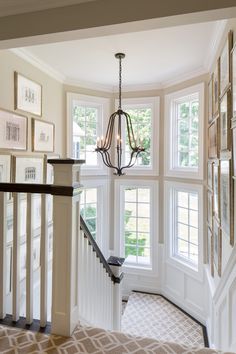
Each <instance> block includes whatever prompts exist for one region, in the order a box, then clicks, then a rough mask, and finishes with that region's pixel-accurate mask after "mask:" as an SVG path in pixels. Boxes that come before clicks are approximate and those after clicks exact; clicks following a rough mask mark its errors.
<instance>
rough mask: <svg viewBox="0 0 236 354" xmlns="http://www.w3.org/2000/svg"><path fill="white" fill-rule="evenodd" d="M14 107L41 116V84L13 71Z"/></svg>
mask: <svg viewBox="0 0 236 354" xmlns="http://www.w3.org/2000/svg"><path fill="white" fill-rule="evenodd" d="M14 86H15V109H19V110H21V111H25V112H28V113H32V114H35V115H36V116H42V86H41V85H40V84H38V83H37V82H35V81H32V80H30V79H28V78H27V77H25V76H24V75H22V74H19V73H17V72H16V71H15V73H14Z"/></svg>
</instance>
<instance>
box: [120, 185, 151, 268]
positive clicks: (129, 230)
mask: <svg viewBox="0 0 236 354" xmlns="http://www.w3.org/2000/svg"><path fill="white" fill-rule="evenodd" d="M124 231H125V232H124V238H125V240H124V248H125V250H124V252H125V255H126V263H132V264H133V265H135V264H137V265H139V264H141V265H143V266H144V265H149V264H150V262H151V260H150V188H132V189H129V188H125V190H124Z"/></svg>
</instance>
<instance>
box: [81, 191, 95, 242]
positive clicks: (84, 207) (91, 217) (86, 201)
mask: <svg viewBox="0 0 236 354" xmlns="http://www.w3.org/2000/svg"><path fill="white" fill-rule="evenodd" d="M80 214H81V216H82V218H83V219H84V221H85V222H86V225H87V226H88V229H89V231H90V232H91V234H92V236H93V237H94V238H95V239H96V233H97V188H88V189H84V190H83V192H82V193H81V196H80Z"/></svg>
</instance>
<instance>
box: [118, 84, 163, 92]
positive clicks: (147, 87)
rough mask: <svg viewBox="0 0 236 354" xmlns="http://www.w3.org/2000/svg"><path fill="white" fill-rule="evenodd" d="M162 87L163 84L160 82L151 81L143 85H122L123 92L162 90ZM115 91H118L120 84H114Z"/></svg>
mask: <svg viewBox="0 0 236 354" xmlns="http://www.w3.org/2000/svg"><path fill="white" fill-rule="evenodd" d="M162 88H163V86H162V84H159V83H155V84H154V83H150V84H143V85H140V84H139V85H124V86H122V92H137V91H152V90H161V89H162ZM113 93H118V86H113Z"/></svg>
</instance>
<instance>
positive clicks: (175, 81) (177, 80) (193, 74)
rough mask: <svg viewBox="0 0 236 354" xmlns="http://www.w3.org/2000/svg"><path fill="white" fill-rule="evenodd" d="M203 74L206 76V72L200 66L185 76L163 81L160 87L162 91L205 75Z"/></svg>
mask: <svg viewBox="0 0 236 354" xmlns="http://www.w3.org/2000/svg"><path fill="white" fill-rule="evenodd" d="M205 74H207V70H206V69H205V68H204V67H203V66H201V67H199V68H197V69H194V70H192V71H189V72H187V73H185V74H181V75H176V76H175V77H174V78H172V79H170V80H166V81H163V82H162V84H161V86H162V88H163V89H166V88H168V87H171V86H174V85H178V84H180V83H181V82H184V81H188V80H191V79H194V78H196V77H198V76H201V75H205Z"/></svg>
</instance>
